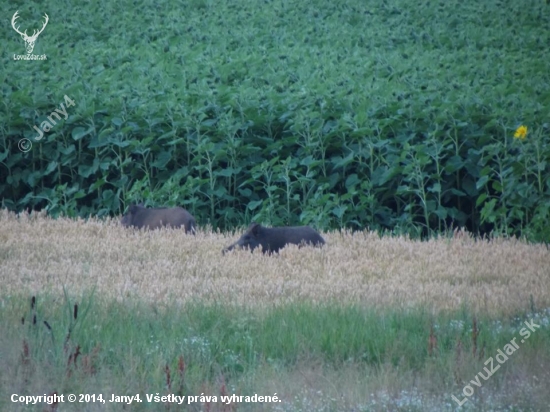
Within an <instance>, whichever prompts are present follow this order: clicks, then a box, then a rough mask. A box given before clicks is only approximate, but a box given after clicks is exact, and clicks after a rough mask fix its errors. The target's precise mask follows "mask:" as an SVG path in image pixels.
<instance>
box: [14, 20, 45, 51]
mask: <svg viewBox="0 0 550 412" xmlns="http://www.w3.org/2000/svg"><path fill="white" fill-rule="evenodd" d="M17 13H19V10H17V11H16V12H15V14H14V15H13V17H12V19H11V25H12V27H13V29H14V30H15V31H16V32H17V33H19V34H20V35H21V37H22V38H23V40H25V43H26V44H27V45H26V46H25V48H26V49H27V54H31V53H32V51H33V49H34V43H36V39H37V38H38V35H39V34H40V33H42V32H43V31H44V29H45V28H46V24H48V20H49V17H48V15H47V14H46V13H44V17H45V18H46V21H45V22H44V25H43V26H42V28H41V29H40V30H38V32H37V31H36V30H33V33H32V36H29V35H27V30H25V32H24V33H21V32H20V31H19V27H15V20H17V18H18V17H19V16H18V15H17Z"/></svg>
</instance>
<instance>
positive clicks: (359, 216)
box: [0, 0, 550, 241]
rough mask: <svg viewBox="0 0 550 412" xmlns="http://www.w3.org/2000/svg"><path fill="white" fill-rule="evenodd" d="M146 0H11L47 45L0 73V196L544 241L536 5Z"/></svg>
mask: <svg viewBox="0 0 550 412" xmlns="http://www.w3.org/2000/svg"><path fill="white" fill-rule="evenodd" d="M157 3H159V2H153V1H150V0H140V1H131V2H130V1H122V2H118V3H116V5H115V3H112V2H106V1H100V2H94V3H91V4H86V5H83V6H82V7H80V8H78V9H74V8H73V7H69V4H68V3H67V2H63V1H61V2H52V1H46V2H43V3H42V4H41V7H42V8H43V11H41V10H35V8H32V9H31V8H29V7H28V6H21V7H20V10H21V12H20V15H21V18H20V20H21V21H22V22H23V21H25V22H29V21H30V22H35V21H39V20H40V17H39V16H40V15H41V14H40V13H42V12H48V10H53V9H55V10H56V15H55V16H53V15H52V16H51V18H50V19H51V21H50V24H49V25H48V26H47V28H46V29H45V31H44V32H43V33H42V34H41V35H40V37H39V38H38V41H37V43H36V46H35V52H34V53H37V54H42V53H45V54H46V55H47V56H48V60H46V61H13V60H11V61H5V62H4V67H5V70H4V71H3V72H2V73H0V80H1V83H0V84H1V86H0V87H1V89H2V95H3V97H4V100H3V104H2V105H0V120H1V121H0V125H1V126H0V196H1V198H2V203H3V206H5V207H8V208H9V209H11V210H17V211H21V210H24V209H42V208H46V209H47V210H48V212H49V213H50V214H52V215H58V214H65V215H69V216H77V215H78V216H89V215H99V216H106V215H113V214H120V213H122V212H123V211H124V210H125V208H126V206H127V205H128V204H129V203H130V202H138V201H145V203H146V204H147V205H151V206H153V205H154V206H160V205H168V206H173V205H181V206H183V207H186V208H187V209H189V210H190V211H191V213H193V214H194V215H195V216H196V218H197V220H198V222H200V223H201V224H208V223H209V224H211V225H212V226H213V227H215V228H217V227H219V228H222V229H227V228H232V227H234V226H238V225H243V224H244V223H245V221H250V220H252V219H256V220H259V221H262V222H264V223H270V224H273V225H282V224H312V225H315V226H316V227H318V228H319V229H330V228H339V227H350V228H357V229H362V228H366V227H368V228H371V229H379V230H392V231H395V232H407V233H410V234H412V235H419V236H429V235H432V234H434V233H437V232H441V231H444V230H447V229H450V228H453V227H457V226H465V227H467V228H468V229H470V230H471V231H474V232H476V233H488V232H491V231H493V232H497V233H501V234H503V235H525V236H528V237H529V238H530V239H533V240H536V241H549V240H550V236H549V233H548V227H549V225H548V222H549V219H550V212H549V206H548V205H549V204H550V183H549V182H550V179H548V159H550V144H549V143H550V128H549V125H548V123H547V122H548V119H547V112H546V111H544V110H543V108H544V107H549V105H550V61H549V60H548V59H546V58H545V57H544V56H545V53H546V45H547V44H548V43H549V42H550V37H549V36H550V35H549V33H548V32H547V31H541V30H540V27H543V26H544V25H545V24H546V25H547V24H548V23H549V20H550V16H549V15H548V13H547V10H546V8H545V7H544V5H543V4H542V3H540V2H536V1H528V2H527V3H521V4H520V3H509V4H506V6H502V5H501V4H500V3H499V2H497V1H489V2H483V3H479V2H473V1H466V2H464V1H450V2H445V3H441V4H438V5H434V4H431V3H423V4H412V3H410V2H405V1H402V0H391V1H389V2H385V3H380V2H375V1H367V2H364V1H359V0H346V1H344V2H330V1H326V0H319V1H316V2H314V3H312V4H310V3H307V2H306V3H304V2H298V1H290V2H283V3H281V2H262V3H261V4H260V3H258V4H256V3H251V2H248V1H244V0H240V1H221V2H216V3H215V4H214V3H211V2H207V1H205V2H191V3H180V2H174V1H170V0H165V1H163V2H160V4H159V6H157ZM0 9H1V10H2V12H3V15H11V14H13V13H14V12H15V9H14V10H11V9H8V7H7V5H2V6H0ZM134 9H139V10H140V13H139V15H135V14H134V13H130V12H129V10H134ZM125 10H127V11H125ZM56 21H57V23H55V22H56ZM59 22H63V24H61V23H59ZM54 23H55V24H54ZM27 24H29V25H30V24H31V23H27ZM4 30H7V31H9V33H5V36H4V38H6V39H7V40H6V47H5V49H6V50H7V51H8V52H9V53H11V54H21V53H23V51H24V47H23V46H24V45H23V44H22V40H21V39H20V37H19V36H18V35H16V33H15V32H13V31H12V30H11V29H9V27H8V28H5V29H4ZM67 33H71V35H70V36H69V35H68V34H67ZM11 54H10V57H11ZM3 58H4V59H5V60H6V59H8V58H7V57H6V56H4V57H3ZM23 65H24V67H25V69H24V70H22V66H23ZM65 95H67V96H69V97H70V98H71V99H73V100H74V101H75V102H76V106H73V107H68V108H67V114H68V116H67V119H62V120H61V121H59V122H57V123H56V124H55V125H53V127H52V129H51V131H50V132H48V133H45V135H44V138H43V139H42V140H40V141H36V140H35V137H36V135H37V133H36V131H35V130H34V129H33V127H34V126H39V125H40V124H41V123H42V122H43V121H44V120H45V119H47V117H48V116H49V115H50V114H51V113H52V112H54V110H55V109H56V108H58V107H59V105H60V103H62V102H63V96H65ZM520 124H525V125H527V126H528V127H529V133H528V135H527V138H526V139H525V140H522V141H521V140H514V139H513V138H512V136H513V134H514V131H515V129H516V128H517V127H518V126H519V125H520ZM23 138H27V139H30V140H31V141H32V143H33V147H32V149H31V151H30V152H28V153H22V152H21V151H20V150H19V149H18V142H19V140H20V139H23Z"/></svg>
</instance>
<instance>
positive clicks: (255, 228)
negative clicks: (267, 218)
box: [248, 222, 261, 236]
mask: <svg viewBox="0 0 550 412" xmlns="http://www.w3.org/2000/svg"><path fill="white" fill-rule="evenodd" d="M260 228H261V225H260V224H259V223H256V222H252V223H251V224H250V228H249V229H248V230H249V232H250V233H252V234H253V235H254V236H258V234H259V233H260Z"/></svg>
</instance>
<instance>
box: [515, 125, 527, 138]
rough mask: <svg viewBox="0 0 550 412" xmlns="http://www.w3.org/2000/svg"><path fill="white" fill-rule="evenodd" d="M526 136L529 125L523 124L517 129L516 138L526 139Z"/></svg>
mask: <svg viewBox="0 0 550 412" xmlns="http://www.w3.org/2000/svg"><path fill="white" fill-rule="evenodd" d="M525 136H527V126H523V125H521V126H520V127H518V128H517V129H516V132H515V133H514V139H520V140H523V139H525Z"/></svg>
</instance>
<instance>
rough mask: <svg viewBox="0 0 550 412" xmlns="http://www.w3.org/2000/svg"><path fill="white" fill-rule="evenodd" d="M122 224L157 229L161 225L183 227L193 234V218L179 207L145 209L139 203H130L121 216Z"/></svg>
mask: <svg viewBox="0 0 550 412" xmlns="http://www.w3.org/2000/svg"><path fill="white" fill-rule="evenodd" d="M120 223H121V224H122V225H123V226H126V227H128V226H133V227H135V228H138V229H141V228H145V229H149V230H153V229H158V228H161V227H171V228H179V227H182V226H183V227H184V228H185V232H186V233H192V234H195V226H196V222H195V218H194V217H193V216H192V215H191V213H189V212H188V211H187V210H185V209H183V208H181V207H171V208H169V207H159V208H153V209H147V208H146V207H144V206H142V205H141V204H140V205H131V206H130V207H129V208H128V212H127V213H126V214H125V215H124V216H123V217H122V219H121V220H120Z"/></svg>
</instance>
